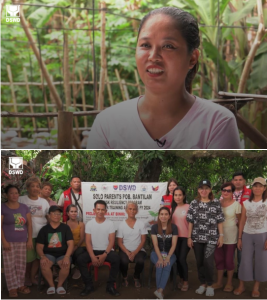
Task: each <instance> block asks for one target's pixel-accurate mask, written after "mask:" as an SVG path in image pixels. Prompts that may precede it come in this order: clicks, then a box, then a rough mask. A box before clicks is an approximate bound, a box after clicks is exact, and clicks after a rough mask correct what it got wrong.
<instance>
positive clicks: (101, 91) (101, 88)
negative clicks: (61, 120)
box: [97, 1, 107, 110]
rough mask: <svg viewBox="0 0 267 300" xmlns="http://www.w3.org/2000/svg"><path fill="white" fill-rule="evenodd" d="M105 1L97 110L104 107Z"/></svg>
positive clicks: (102, 17) (102, 12)
mask: <svg viewBox="0 0 267 300" xmlns="http://www.w3.org/2000/svg"><path fill="white" fill-rule="evenodd" d="M105 9H106V3H105V2H104V1H103V2H101V53H100V55H101V69H100V79H99V82H100V84H99V93H98V104H97V108H98V109H99V110H103V109H104V92H105V75H106V69H107V61H106V45H105V42H106V37H105V28H106V11H105Z"/></svg>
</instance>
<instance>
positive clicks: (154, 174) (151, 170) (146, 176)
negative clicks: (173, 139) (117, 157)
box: [134, 158, 162, 182]
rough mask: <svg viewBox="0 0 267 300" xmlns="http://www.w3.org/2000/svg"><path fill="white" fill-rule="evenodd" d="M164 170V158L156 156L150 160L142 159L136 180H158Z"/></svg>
mask: <svg viewBox="0 0 267 300" xmlns="http://www.w3.org/2000/svg"><path fill="white" fill-rule="evenodd" d="M161 170H162V160H161V159H159V158H154V159H152V160H151V161H149V162H146V161H141V162H140V163H139V167H138V171H137V172H136V174H135V178H134V182H143V181H144V182H158V181H159V176H160V174H161Z"/></svg>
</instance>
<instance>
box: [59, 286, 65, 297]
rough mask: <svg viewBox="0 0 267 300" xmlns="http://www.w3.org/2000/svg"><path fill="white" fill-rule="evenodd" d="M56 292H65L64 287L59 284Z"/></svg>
mask: <svg viewBox="0 0 267 300" xmlns="http://www.w3.org/2000/svg"><path fill="white" fill-rule="evenodd" d="M57 294H59V295H63V294H66V290H65V289H64V287H63V286H60V287H58V288H57Z"/></svg>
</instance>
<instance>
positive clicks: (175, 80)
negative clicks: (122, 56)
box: [135, 14, 199, 92]
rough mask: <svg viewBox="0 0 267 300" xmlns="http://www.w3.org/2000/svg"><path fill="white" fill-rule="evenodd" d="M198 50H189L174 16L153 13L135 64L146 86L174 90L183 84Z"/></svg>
mask: <svg viewBox="0 0 267 300" xmlns="http://www.w3.org/2000/svg"><path fill="white" fill-rule="evenodd" d="M198 56H199V52H198V50H197V49H196V50H194V51H193V53H192V54H189V53H188V49H187V44H186V41H185V40H184V38H183V37H182V35H181V33H180V31H179V30H178V29H176V26H175V22H174V21H173V20H172V18H171V17H169V16H166V15H164V14H157V15H154V16H151V17H150V18H149V19H148V20H147V21H146V22H145V23H144V25H143V27H142V29H141V32H140V34H139V38H138V41H137V47H136V54H135V58H136V64H137V69H138V72H139V75H140V77H141V79H142V81H143V83H144V85H145V87H146V88H147V89H152V90H153V92H157V91H159V92H164V91H168V92H170V91H172V90H174V89H178V88H179V89H180V88H181V87H183V86H184V83H185V78H186V75H187V73H188V71H189V69H191V68H193V66H194V65H195V64H196V62H197V60H198Z"/></svg>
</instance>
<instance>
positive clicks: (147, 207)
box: [82, 182, 167, 230]
mask: <svg viewBox="0 0 267 300" xmlns="http://www.w3.org/2000/svg"><path fill="white" fill-rule="evenodd" d="M166 189H167V182H147V183H145V182H134V183H129V182H82V193H83V220H84V222H85V223H87V222H88V221H89V220H91V219H93V218H94V217H95V214H94V211H93V209H94V203H95V202H96V201H97V200H104V201H105V202H106V203H107V210H108V211H107V214H106V216H105V217H106V218H107V219H110V220H111V221H113V223H114V226H115V229H116V230H117V229H118V226H119V223H120V222H121V221H123V220H125V219H126V218H127V213H126V212H125V208H126V204H127V203H128V202H129V201H131V202H135V203H137V205H138V208H139V210H138V214H137V215H136V218H137V219H140V220H141V221H143V222H144V223H145V225H146V227H147V229H150V228H151V226H152V225H153V224H154V222H155V221H156V220H157V216H158V210H159V208H160V201H161V198H162V196H163V195H165V194H166Z"/></svg>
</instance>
